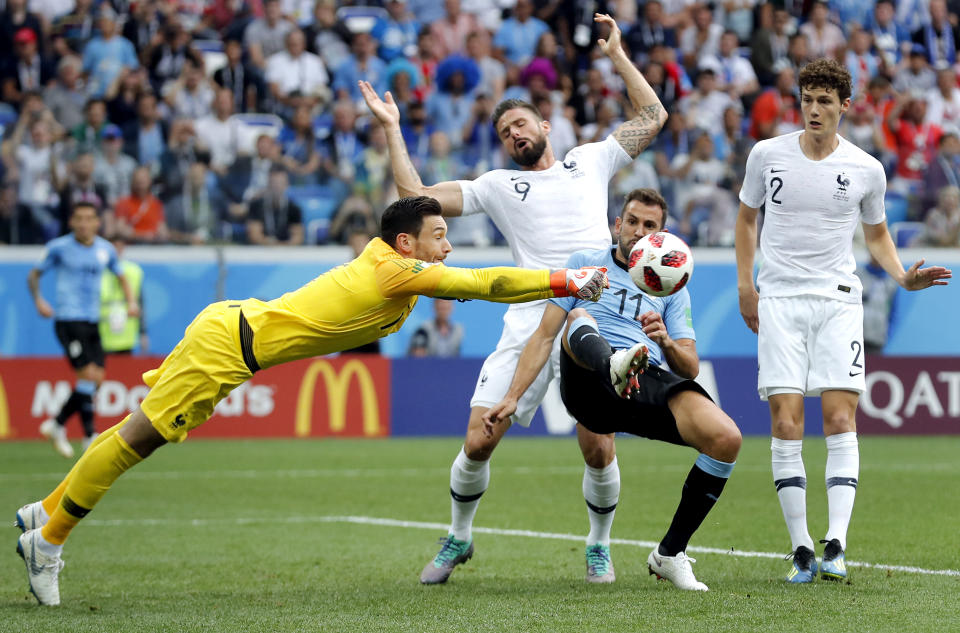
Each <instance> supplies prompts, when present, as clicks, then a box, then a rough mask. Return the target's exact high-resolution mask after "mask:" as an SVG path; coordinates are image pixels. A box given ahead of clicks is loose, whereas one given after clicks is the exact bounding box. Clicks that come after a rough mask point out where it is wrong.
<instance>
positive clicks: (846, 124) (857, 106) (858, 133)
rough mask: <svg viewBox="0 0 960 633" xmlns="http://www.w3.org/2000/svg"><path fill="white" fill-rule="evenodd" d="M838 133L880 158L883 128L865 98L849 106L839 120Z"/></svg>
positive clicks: (884, 147) (882, 146) (883, 143)
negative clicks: (845, 113)
mask: <svg viewBox="0 0 960 633" xmlns="http://www.w3.org/2000/svg"><path fill="white" fill-rule="evenodd" d="M840 134H841V136H843V138H845V139H847V140H848V141H850V142H851V143H853V144H854V145H856V146H857V147H859V148H860V149H862V150H863V151H865V152H866V153H868V154H870V155H871V156H873V157H874V158H876V159H878V160H879V159H880V158H881V157H882V156H883V153H884V151H885V149H886V146H885V142H884V139H883V130H882V129H881V128H880V124H879V123H878V120H877V117H876V116H874V113H873V109H872V108H871V107H870V104H868V103H867V102H866V101H865V100H860V101H857V102H855V103H854V104H853V105H852V106H850V110H849V111H848V112H847V115H846V116H844V117H843V119H842V120H841V121H840Z"/></svg>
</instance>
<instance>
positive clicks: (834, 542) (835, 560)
mask: <svg viewBox="0 0 960 633" xmlns="http://www.w3.org/2000/svg"><path fill="white" fill-rule="evenodd" d="M820 542H821V543H826V544H827V546H826V547H824V548H823V563H822V564H821V565H820V577H821V578H823V579H825V580H843V579H845V578H846V577H847V562H846V558H845V557H844V555H843V548H842V547H840V539H831V540H829V541H820Z"/></svg>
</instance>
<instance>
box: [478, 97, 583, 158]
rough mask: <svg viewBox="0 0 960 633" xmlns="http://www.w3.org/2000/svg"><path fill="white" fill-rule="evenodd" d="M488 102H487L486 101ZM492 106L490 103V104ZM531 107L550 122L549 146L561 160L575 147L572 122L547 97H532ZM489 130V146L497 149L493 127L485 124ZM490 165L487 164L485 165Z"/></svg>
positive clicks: (487, 113)
mask: <svg viewBox="0 0 960 633" xmlns="http://www.w3.org/2000/svg"><path fill="white" fill-rule="evenodd" d="M488 102H489V100H488ZM490 105H492V103H491V104H490ZM533 105H535V106H536V107H537V109H538V110H539V111H540V114H541V115H542V116H543V119H544V120H545V121H549V122H550V133H549V135H548V136H549V137H550V146H551V147H553V152H554V154H555V155H556V156H558V157H560V158H563V157H564V156H566V155H567V152H569V151H570V150H572V149H573V148H574V147H576V146H577V130H576V128H575V127H574V125H573V121H571V120H570V119H568V118H567V117H566V116H565V114H564V110H563V108H562V107H558V106H556V105H554V102H553V99H551V98H550V96H549V95H540V96H538V97H534V99H533ZM489 112H490V111H488V110H485V114H486V116H487V117H488V118H489V116H490V114H489ZM486 125H487V126H488V127H490V129H491V136H490V141H489V142H490V144H491V145H492V147H493V148H494V149H496V147H497V142H498V139H497V136H496V133H495V132H493V125H492V124H491V123H487V124H486ZM487 164H488V165H489V164H490V163H489V162H488V163H487ZM489 169H490V167H489V166H488V167H487V168H486V169H484V170H483V172H479V173H484V172H486V171H489Z"/></svg>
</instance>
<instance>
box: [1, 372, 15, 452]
mask: <svg viewBox="0 0 960 633" xmlns="http://www.w3.org/2000/svg"><path fill="white" fill-rule="evenodd" d="M11 435H12V433H11V432H10V407H9V406H7V392H6V390H5V389H4V388H3V379H2V378H0V439H3V438H5V437H10V436H11Z"/></svg>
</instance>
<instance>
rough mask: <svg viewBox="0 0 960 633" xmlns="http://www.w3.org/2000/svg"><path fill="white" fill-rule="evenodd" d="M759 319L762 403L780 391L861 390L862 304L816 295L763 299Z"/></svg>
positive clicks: (807, 393) (863, 388)
mask: <svg viewBox="0 0 960 633" xmlns="http://www.w3.org/2000/svg"><path fill="white" fill-rule="evenodd" d="M759 317H760V332H759V338H758V350H759V351H758V361H759V364H760V374H759V378H758V381H757V390H758V391H759V392H760V398H761V399H762V400H766V399H767V397H768V396H772V395H776V394H780V393H802V394H803V395H805V396H819V395H820V394H821V393H822V392H824V391H828V390H832V389H843V390H846V391H855V392H857V393H860V394H862V393H863V392H864V391H866V381H865V379H864V359H863V306H862V305H861V304H859V303H848V302H845V301H837V300H835V299H829V298H827V297H820V296H817V295H798V296H794V297H763V298H761V299H760V305H759Z"/></svg>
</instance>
